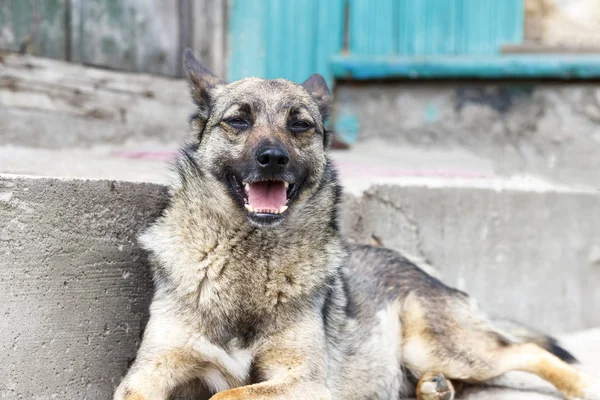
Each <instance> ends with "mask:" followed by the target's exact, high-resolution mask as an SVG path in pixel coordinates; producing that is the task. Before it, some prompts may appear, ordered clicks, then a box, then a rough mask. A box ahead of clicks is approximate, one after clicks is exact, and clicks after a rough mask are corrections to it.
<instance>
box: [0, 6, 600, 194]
mask: <svg viewBox="0 0 600 400" xmlns="http://www.w3.org/2000/svg"><path fill="white" fill-rule="evenodd" d="M186 47H191V48H192V49H193V50H194V51H195V53H196V54H197V56H198V57H199V58H200V60H201V61H202V62H203V63H205V64H206V65H207V66H208V67H209V68H211V69H212V70H213V71H214V72H215V73H217V74H218V75H220V76H222V77H225V78H226V79H228V80H236V79H240V78H243V77H246V76H260V77H265V78H275V77H284V78H288V79H291V80H294V81H297V82H302V81H303V80H304V79H306V78H307V77H308V76H310V75H311V74H312V73H314V72H319V73H321V74H322V75H323V76H325V77H326V79H327V81H328V83H329V85H330V87H331V88H332V90H333V91H334V92H335V105H334V113H333V117H332V120H331V121H330V124H331V127H332V128H333V129H334V130H335V131H336V132H337V142H336V147H337V148H344V147H350V148H351V149H354V151H355V152H356V153H357V154H362V153H363V150H364V152H366V153H369V152H372V151H377V152H378V154H379V156H378V159H377V163H373V162H371V161H372V160H369V162H368V163H362V162H360V160H361V157H359V156H357V157H356V159H354V158H353V157H351V156H349V155H348V154H346V153H342V154H341V155H339V156H338V158H339V164H340V168H341V169H342V170H343V173H347V174H353V175H355V174H359V175H360V174H361V172H360V171H364V172H365V173H366V174H368V176H404V175H415V174H416V175H432V174H434V175H439V174H442V175H445V176H447V175H451V176H455V175H456V176H460V177H473V176H483V177H490V176H503V177H507V176H517V175H518V176H529V177H536V178H538V177H539V178H541V179H544V180H548V181H553V182H559V183H566V184H570V185H571V184H576V185H591V186H593V187H598V185H600V177H599V175H598V174H597V171H598V168H600V157H597V155H598V154H599V153H598V151H599V150H600V129H599V126H598V122H599V121H600V104H599V101H600V100H599V97H598V92H597V88H598V86H597V83H596V82H597V79H598V78H599V77H600V54H599V53H598V51H599V50H600V5H599V3H598V2H597V1H595V0H502V1H500V0H443V1H442V0H419V1H403V0H378V1H370V0H328V1H318V0H294V1H284V0H177V1H169V2H164V1H160V0H124V1H116V0H86V1H83V0H45V1H41V0H1V1H0V49H3V50H6V51H7V52H8V51H10V52H13V53H3V56H2V59H3V61H2V64H1V65H2V70H1V71H2V72H1V74H2V75H1V78H0V79H1V81H0V106H1V109H0V121H1V122H0V132H2V134H1V135H0V145H2V146H13V147H19V148H21V147H25V148H28V149H29V148H32V149H33V150H37V151H36V156H35V157H33V158H35V159H43V160H53V157H54V154H55V153H53V152H52V151H50V150H65V149H70V150H72V151H71V153H70V154H71V155H72V157H74V158H73V159H72V160H71V161H70V162H69V165H68V166H65V167H64V168H63V167H61V164H60V162H44V163H41V160H40V161H38V160H28V161H26V159H27V154H31V151H29V150H23V151H21V150H22V149H20V150H18V151H13V150H6V149H2V150H0V155H2V158H4V160H5V161H4V163H3V165H2V167H1V170H3V171H4V172H13V173H36V172H37V169H38V168H41V169H42V170H44V172H46V173H48V172H52V171H54V170H50V171H48V170H47V168H48V167H47V164H50V165H53V166H54V167H52V168H54V169H55V173H56V174H58V175H64V174H71V175H77V174H78V170H79V169H78V168H79V167H78V166H79V165H80V163H79V162H78V160H82V161H86V160H89V159H90V157H91V158H94V157H101V158H102V160H105V158H104V157H105V156H106V154H107V153H106V151H102V150H101V149H99V147H103V146H112V147H116V148H117V149H116V150H115V149H112V150H111V152H110V154H112V156H111V157H112V158H116V160H112V161H113V164H115V165H118V166H120V161H121V160H123V159H126V158H127V157H137V159H141V158H144V159H145V160H152V159H159V160H163V159H165V158H168V157H169V154H170V153H169V151H172V150H173V149H174V148H176V147H177V146H178V144H179V143H180V141H181V139H182V138H183V137H185V134H186V131H187V122H186V118H187V116H188V115H189V113H190V112H191V111H190V110H191V107H190V104H189V100H188V98H187V93H186V92H185V89H184V84H183V83H182V82H181V81H177V80H172V79H177V78H181V76H182V68H181V62H180V61H181V56H182V52H183V50H184V49H185V48H186ZM26 56H36V57H34V58H28V57H26ZM37 56H39V57H44V58H37ZM50 59H52V60H58V61H61V62H52V61H50ZM82 65H86V66H94V67H96V68H84V67H82ZM98 68H99V69H98ZM117 71H127V72H129V73H128V74H119V73H117ZM147 74H152V75H153V76H152V77H151V76H148V75H147ZM84 148H85V149H88V150H89V152H84V151H82V150H81V149H84ZM94 148H96V149H97V151H93V150H94ZM375 148H377V149H378V150H374V149H375ZM119 150H122V151H121V152H120V151H119ZM133 150H135V151H133ZM132 151H133V152H132ZM62 156H63V154H62V153H60V155H59V159H60V158H61V157H62ZM9 160H10V161H9ZM109 161H111V160H109ZM40 163H41V164H40ZM85 164H89V163H85ZM110 165H111V164H110V163H109V164H108V165H107V167H106V168H105V171H104V172H103V173H101V176H104V177H111V176H112V175H111V173H110V168H109V167H110ZM136 165H137V164H136ZM152 165H154V164H152ZM152 165H145V167H147V168H152ZM81 168H83V169H84V170H85V171H84V172H82V173H83V174H84V175H89V174H92V175H94V174H95V171H94V168H93V167H89V165H85V166H82V167H81ZM132 168H134V169H135V165H134V166H133V167H132ZM116 169H117V170H120V169H121V168H119V167H117V168H116ZM142 169H146V168H142ZM344 171H347V172H344ZM140 173H141V172H140V171H136V170H134V175H135V176H139V174H140ZM156 173H157V174H158V173H159V171H156ZM152 176H154V172H152V173H151V174H149V175H148V176H147V178H150V177H152Z"/></svg>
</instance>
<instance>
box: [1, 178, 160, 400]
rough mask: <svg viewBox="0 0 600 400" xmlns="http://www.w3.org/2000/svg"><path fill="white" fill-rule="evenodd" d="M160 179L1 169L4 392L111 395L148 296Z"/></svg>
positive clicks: (33, 395) (27, 396)
mask: <svg viewBox="0 0 600 400" xmlns="http://www.w3.org/2000/svg"><path fill="white" fill-rule="evenodd" d="M162 189H163V188H162V187H161V186H158V185H151V184H132V183H124V182H111V181H85V180H60V179H30V178H15V179H13V178H8V177H0V315H1V316H2V317H0V332H1V334H0V377H1V378H0V398H2V399H51V398H53V399H54V398H58V399H108V398H110V396H111V393H112V391H113V387H114V386H115V385H116V384H118V382H119V381H120V379H121V375H122V373H123V371H124V369H125V368H126V365H127V363H128V361H129V360H131V359H132V357H133V356H134V355H135V348H136V346H137V345H138V343H139V340H140V332H141V329H142V327H143V325H144V323H145V320H146V315H147V307H148V302H149V299H150V296H151V283H150V275H149V269H148V266H147V264H146V262H145V259H144V256H143V255H142V254H141V252H140V251H139V250H138V248H137V246H136V244H135V236H136V233H137V232H138V231H139V230H140V229H141V228H143V227H144V226H145V225H147V223H148V222H149V221H150V220H152V219H154V218H155V217H156V216H157V215H158V213H159V210H160V209H161V205H162V204H163V200H164V196H163V192H162Z"/></svg>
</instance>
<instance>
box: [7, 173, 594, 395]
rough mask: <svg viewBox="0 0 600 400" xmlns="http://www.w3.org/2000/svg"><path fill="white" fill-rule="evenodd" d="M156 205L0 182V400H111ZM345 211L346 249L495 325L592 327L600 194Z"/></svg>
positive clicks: (438, 187)
mask: <svg viewBox="0 0 600 400" xmlns="http://www.w3.org/2000/svg"><path fill="white" fill-rule="evenodd" d="M164 201H165V193H164V188H163V187H162V186H159V185H153V184H145V183H127V182H116V181H102V180H98V181H90V180H64V179H50V178H35V179H34V178H15V177H9V176H4V177H0V254H1V257H0V315H2V318H0V332H2V334H1V335H0V376H1V377H2V379H0V398H3V399H11V400H12V399H20V398H26V399H34V400H35V399H37V400H41V399H50V398H59V399H82V398H87V399H108V398H110V395H111V393H112V391H113V388H114V387H115V386H116V385H117V384H118V382H119V380H120V378H121V376H122V374H123V373H124V372H125V370H126V368H127V364H128V361H130V360H131V359H132V358H133V357H134V355H135V351H136V348H137V345H138V344H139V339H140V335H141V331H142V327H143V325H144V322H145V320H146V317H147V306H148V301H149V299H150V296H151V282H150V277H149V274H148V272H149V271H148V265H147V263H146V261H145V258H144V256H143V254H141V253H140V251H139V250H138V248H137V246H136V244H135V236H136V233H137V232H138V231H139V230H141V229H142V228H143V227H145V226H146V225H147V224H148V223H149V221H151V220H153V219H154V218H156V216H157V215H159V213H160V210H161V208H162V207H163V204H164ZM344 210H345V211H344V214H345V215H344V218H343V225H344V230H345V232H346V233H347V234H348V235H349V236H350V238H351V239H353V240H355V241H360V242H369V241H370V240H371V237H372V235H375V236H377V237H379V238H380V239H381V240H382V241H383V242H384V244H385V245H387V246H389V247H393V248H396V249H401V250H404V251H407V252H409V253H412V254H413V255H414V256H418V257H421V258H424V259H426V260H428V261H429V262H430V263H431V264H433V265H434V266H435V267H436V268H437V269H438V270H439V271H441V273H442V274H443V275H444V276H445V277H446V278H447V281H448V282H450V283H451V284H453V285H457V286H458V287H460V288H462V289H466V290H467V291H469V292H470V293H472V294H473V295H474V296H475V297H476V298H478V299H479V300H480V301H481V303H482V306H483V308H484V309H485V310H487V311H490V312H492V313H493V314H498V315H502V316H513V317H516V318H517V319H519V320H521V321H525V322H528V323H530V324H531V325H533V326H535V327H538V328H542V329H545V330H549V331H554V332H565V331H572V330H576V329H581V328H586V327H591V326H598V325H600V314H598V312H597V310H598V309H600V292H599V291H598V290H597V283H598V282H600V247H598V246H599V243H600V196H598V195H597V194H593V193H588V192H584V191H572V190H567V189H560V188H554V189H553V188H547V187H544V188H538V189H537V190H526V189H523V188H520V187H517V186H510V185H508V184H506V185H504V186H499V187H494V186H485V185H483V184H481V186H475V185H473V184H470V185H460V184H458V183H457V182H455V184H453V186H448V185H447V184H444V183H443V181H418V182H397V184H396V185H388V186H385V185H384V186H378V187H375V188H372V189H370V190H369V191H367V192H366V193H365V194H364V195H363V196H355V195H350V194H349V195H348V197H347V202H346V205H345V208H344Z"/></svg>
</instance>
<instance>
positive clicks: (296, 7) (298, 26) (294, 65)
mask: <svg viewBox="0 0 600 400" xmlns="http://www.w3.org/2000/svg"><path fill="white" fill-rule="evenodd" d="M317 9H318V4H317V1H316V0H296V1H293V2H289V1H286V0H268V1H266V31H265V42H266V43H265V50H266V60H265V61H266V71H265V75H264V76H265V77H266V78H271V79H273V78H287V79H290V80H293V81H296V82H302V81H304V80H305V79H307V78H308V77H309V76H310V75H311V74H312V73H314V72H315V68H316V65H315V61H316V60H315V56H316V43H317V40H318V37H317V29H316V20H315V15H317Z"/></svg>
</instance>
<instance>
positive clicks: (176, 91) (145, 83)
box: [0, 52, 194, 148]
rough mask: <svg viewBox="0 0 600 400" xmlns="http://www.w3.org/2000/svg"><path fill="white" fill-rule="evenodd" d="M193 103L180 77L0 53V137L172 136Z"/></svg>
mask: <svg viewBox="0 0 600 400" xmlns="http://www.w3.org/2000/svg"><path fill="white" fill-rule="evenodd" d="M193 110H194V107H193V105H192V102H191V99H190V96H189V94H188V88H187V84H186V83H185V81H183V80H180V79H169V78H164V77H157V76H152V75H145V74H133V73H125V72H115V71H108V70H102V69H98V68H90V67H85V66H83V65H78V64H70V63H66V62H61V61H56V60H50V59H44V58H38V57H31V56H21V55H17V54H13V53H5V52H0V144H12V145H24V146H32V147H47V148H62V147H74V146H79V147H82V146H83V147H85V146H90V145H94V144H109V143H112V144H115V143H124V142H127V141H131V140H137V141H138V142H142V143H143V142H144V141H145V140H148V139H152V140H158V141H169V140H170V141H173V140H175V141H178V140H180V139H181V138H183V137H185V135H186V133H187V132H188V118H189V116H190V115H191V113H192V112H193Z"/></svg>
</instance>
